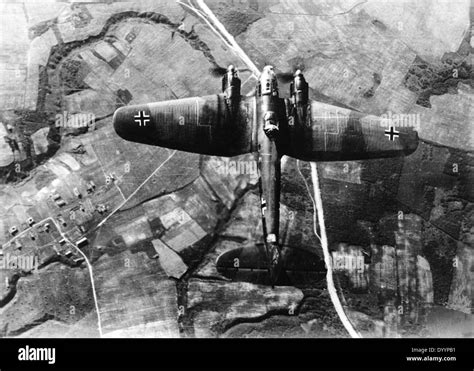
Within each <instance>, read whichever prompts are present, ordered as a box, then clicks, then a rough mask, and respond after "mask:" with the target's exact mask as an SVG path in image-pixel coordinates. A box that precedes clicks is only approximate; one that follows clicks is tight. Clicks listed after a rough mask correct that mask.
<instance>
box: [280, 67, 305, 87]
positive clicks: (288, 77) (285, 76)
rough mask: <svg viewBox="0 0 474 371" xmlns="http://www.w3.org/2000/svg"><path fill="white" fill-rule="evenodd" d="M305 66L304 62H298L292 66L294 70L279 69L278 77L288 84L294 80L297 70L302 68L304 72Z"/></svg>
mask: <svg viewBox="0 0 474 371" xmlns="http://www.w3.org/2000/svg"><path fill="white" fill-rule="evenodd" d="M304 69H305V66H304V64H303V63H301V62H300V63H296V64H294V65H293V66H292V71H279V72H278V71H277V73H276V77H277V79H278V80H279V81H280V82H282V83H283V84H288V83H290V82H292V81H293V79H294V77H295V73H296V71H298V70H300V71H301V72H303V71H304Z"/></svg>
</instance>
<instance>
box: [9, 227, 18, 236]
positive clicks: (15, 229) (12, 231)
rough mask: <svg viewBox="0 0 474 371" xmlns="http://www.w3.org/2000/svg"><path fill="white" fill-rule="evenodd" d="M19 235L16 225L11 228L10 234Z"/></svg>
mask: <svg viewBox="0 0 474 371" xmlns="http://www.w3.org/2000/svg"><path fill="white" fill-rule="evenodd" d="M17 233H18V228H17V227H16V226H15V225H14V226H12V227H10V234H11V235H12V236H14V235H16V234H17Z"/></svg>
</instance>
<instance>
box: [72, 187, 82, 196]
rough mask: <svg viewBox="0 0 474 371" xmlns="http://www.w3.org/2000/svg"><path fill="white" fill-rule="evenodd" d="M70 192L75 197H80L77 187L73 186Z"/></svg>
mask: <svg viewBox="0 0 474 371" xmlns="http://www.w3.org/2000/svg"><path fill="white" fill-rule="evenodd" d="M72 192H73V193H74V196H76V197H77V198H82V195H81V192H79V189H78V188H77V187H74V188H73V190H72Z"/></svg>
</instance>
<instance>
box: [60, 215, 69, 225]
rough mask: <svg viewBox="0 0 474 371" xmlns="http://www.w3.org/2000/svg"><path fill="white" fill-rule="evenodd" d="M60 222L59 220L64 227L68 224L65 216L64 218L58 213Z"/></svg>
mask: <svg viewBox="0 0 474 371" xmlns="http://www.w3.org/2000/svg"><path fill="white" fill-rule="evenodd" d="M58 222H59V223H60V224H61V225H62V226H63V227H66V226H67V223H66V221H65V220H64V218H63V217H62V216H61V215H58Z"/></svg>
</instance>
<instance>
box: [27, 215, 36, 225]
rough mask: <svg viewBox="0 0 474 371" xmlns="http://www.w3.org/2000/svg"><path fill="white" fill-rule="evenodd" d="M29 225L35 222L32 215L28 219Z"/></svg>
mask: <svg viewBox="0 0 474 371" xmlns="http://www.w3.org/2000/svg"><path fill="white" fill-rule="evenodd" d="M26 222H27V223H28V225H29V226H30V227H31V226H32V225H33V224H35V220H34V219H33V218H32V217H31V216H30V217H29V218H28V219H27V221H26Z"/></svg>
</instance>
